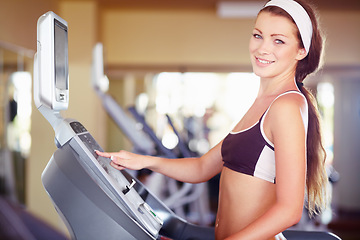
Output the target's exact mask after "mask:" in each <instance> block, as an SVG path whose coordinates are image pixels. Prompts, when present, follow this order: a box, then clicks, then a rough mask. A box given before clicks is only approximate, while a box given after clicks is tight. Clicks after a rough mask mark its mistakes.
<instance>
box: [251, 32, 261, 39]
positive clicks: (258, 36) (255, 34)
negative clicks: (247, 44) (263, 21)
mask: <svg viewBox="0 0 360 240" xmlns="http://www.w3.org/2000/svg"><path fill="white" fill-rule="evenodd" d="M253 37H254V38H257V39H261V36H260V35H259V34H257V33H254V34H253Z"/></svg>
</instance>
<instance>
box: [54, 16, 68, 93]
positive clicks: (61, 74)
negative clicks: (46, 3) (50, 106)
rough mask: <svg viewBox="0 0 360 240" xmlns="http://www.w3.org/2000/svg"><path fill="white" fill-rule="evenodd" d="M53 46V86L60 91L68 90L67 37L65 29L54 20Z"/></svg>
mask: <svg viewBox="0 0 360 240" xmlns="http://www.w3.org/2000/svg"><path fill="white" fill-rule="evenodd" d="M54 21H55V22H54V24H55V33H54V39H55V40H54V42H55V44H54V46H55V50H54V51H55V86H56V88H57V89H60V90H68V35H67V27H66V26H65V25H63V24H62V23H61V22H59V21H58V20H56V19H55V20H54Z"/></svg>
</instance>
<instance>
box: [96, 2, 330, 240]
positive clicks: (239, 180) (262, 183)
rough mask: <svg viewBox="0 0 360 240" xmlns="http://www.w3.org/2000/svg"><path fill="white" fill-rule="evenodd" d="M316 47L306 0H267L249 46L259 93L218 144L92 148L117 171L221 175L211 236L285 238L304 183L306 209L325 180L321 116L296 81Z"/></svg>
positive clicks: (187, 177)
mask: <svg viewBox="0 0 360 240" xmlns="http://www.w3.org/2000/svg"><path fill="white" fill-rule="evenodd" d="M298 22H301V24H298ZM309 29H312V30H310V33H309V31H308V30H309ZM321 49H322V41H321V36H320V33H319V31H318V28H317V22H316V17H315V14H314V12H313V10H312V9H311V8H310V7H309V6H308V5H307V4H305V3H304V2H303V1H293V0H271V1H269V2H268V3H267V4H266V5H265V6H264V8H263V9H262V10H261V11H260V13H259V14H258V16H257V19H256V22H255V27H254V29H253V34H252V37H251V39H250V44H249V50H250V58H251V63H252V66H253V71H254V73H255V74H256V75H258V76H259V77H260V87H259V90H258V93H257V96H256V98H255V100H254V102H253V103H252V105H251V107H250V108H249V109H248V111H247V112H246V113H245V115H244V116H243V117H242V119H241V120H240V121H239V122H238V123H237V124H236V126H235V127H234V128H233V130H232V131H231V132H230V133H229V134H228V135H227V136H226V137H225V138H224V139H223V140H222V141H220V143H218V144H217V145H216V146H215V147H213V148H212V149H211V150H209V151H208V152H207V153H205V154H204V155H203V156H201V157H196V158H181V159H171V160H170V159H166V158H162V157H151V156H140V155H137V154H134V153H129V152H126V151H120V152H112V153H101V152H98V154H99V155H101V156H104V157H111V159H112V162H111V165H112V166H113V167H114V168H116V169H119V170H121V169H124V168H129V169H135V170H138V169H142V168H148V169H151V170H153V171H156V172H160V173H162V174H165V175H167V176H169V177H172V178H175V179H177V180H179V181H183V182H190V183H199V182H204V181H207V180H209V179H210V178H212V177H213V176H215V175H216V174H218V173H221V178H220V193H219V204H218V212H217V218H216V222H215V237H216V239H279V238H280V239H281V238H284V237H283V235H282V234H281V232H282V231H284V230H285V229H287V228H288V227H291V226H292V225H294V224H296V223H297V222H298V221H299V220H300V218H301V215H302V210H303V205H304V199H305V193H304V189H305V188H306V189H307V200H308V207H309V210H310V213H314V212H316V211H315V209H316V210H318V209H322V207H323V199H324V195H323V194H324V193H325V184H326V179H327V178H326V173H325V169H324V154H323V148H322V143H321V138H320V134H319V119H318V117H317V110H316V107H315V105H314V104H313V103H312V102H311V99H312V96H311V95H310V93H309V92H308V91H307V90H306V89H305V88H304V87H303V86H301V84H299V83H302V81H303V80H304V78H305V77H306V76H307V75H308V74H309V73H311V72H313V71H314V70H315V69H317V67H318V65H319V61H320V54H319V53H321ZM241 104H242V103H241V102H236V103H235V104H234V105H233V106H236V107H234V110H237V109H238V107H237V106H238V105H241ZM309 136H311V137H309Z"/></svg>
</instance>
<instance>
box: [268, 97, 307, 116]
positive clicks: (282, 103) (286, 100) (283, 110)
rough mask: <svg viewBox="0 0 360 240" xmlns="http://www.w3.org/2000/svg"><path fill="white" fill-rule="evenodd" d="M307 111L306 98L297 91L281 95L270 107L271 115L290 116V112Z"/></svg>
mask: <svg viewBox="0 0 360 240" xmlns="http://www.w3.org/2000/svg"><path fill="white" fill-rule="evenodd" d="M299 111H300V112H299ZM305 111H307V101H306V98H305V97H304V95H302V94H301V93H297V92H288V93H286V94H283V95H280V96H279V97H278V98H276V100H275V101H274V102H273V104H272V105H271V108H270V112H272V114H271V115H274V114H276V115H279V116H282V117H289V114H294V113H305Z"/></svg>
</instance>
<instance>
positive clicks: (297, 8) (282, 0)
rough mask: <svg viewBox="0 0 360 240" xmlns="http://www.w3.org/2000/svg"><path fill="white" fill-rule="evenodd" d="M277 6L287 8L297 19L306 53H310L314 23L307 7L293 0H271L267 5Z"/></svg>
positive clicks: (296, 22)
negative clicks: (306, 9)
mask: <svg viewBox="0 0 360 240" xmlns="http://www.w3.org/2000/svg"><path fill="white" fill-rule="evenodd" d="M268 6H276V7H279V8H282V9H283V10H285V11H286V12H287V13H288V14H289V15H290V16H291V17H292V18H293V19H294V21H295V24H296V26H297V27H298V29H299V32H300V35H301V40H302V42H303V44H304V47H305V50H306V54H308V53H309V48H310V44H311V37H312V32H313V29H312V23H311V20H310V17H309V15H308V14H307V12H306V11H305V9H304V8H303V7H302V6H301V5H300V4H299V3H297V2H295V1H293V0H271V1H269V2H268V3H267V4H266V5H265V6H264V8H265V7H268Z"/></svg>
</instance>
